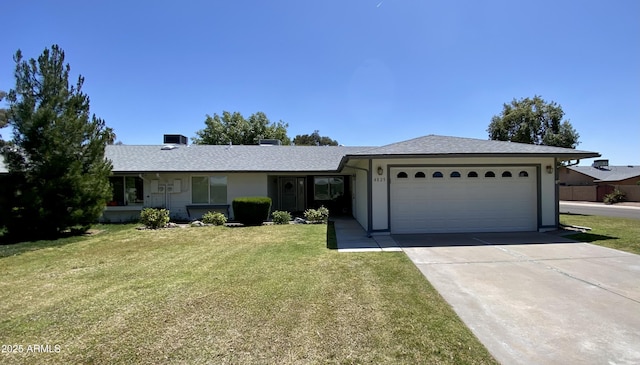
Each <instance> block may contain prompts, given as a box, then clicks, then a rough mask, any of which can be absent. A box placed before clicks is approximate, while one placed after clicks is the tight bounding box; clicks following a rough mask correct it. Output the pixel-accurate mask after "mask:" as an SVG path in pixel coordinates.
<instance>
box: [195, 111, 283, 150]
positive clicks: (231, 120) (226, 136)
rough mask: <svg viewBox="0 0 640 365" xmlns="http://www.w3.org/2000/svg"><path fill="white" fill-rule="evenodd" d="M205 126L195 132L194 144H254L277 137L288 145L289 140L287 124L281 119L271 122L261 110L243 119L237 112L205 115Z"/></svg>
mask: <svg viewBox="0 0 640 365" xmlns="http://www.w3.org/2000/svg"><path fill="white" fill-rule="evenodd" d="M204 124H205V128H204V129H201V130H199V131H197V132H196V137H195V138H193V142H194V143H196V144H217V145H222V144H229V143H233V144H236V145H254V144H258V142H259V140H260V139H279V140H280V141H282V144H285V145H288V144H290V143H291V140H290V139H289V137H288V136H287V128H288V127H289V125H288V124H287V123H284V122H282V121H279V122H277V123H271V122H270V121H269V118H267V116H266V115H265V114H264V113H263V112H257V113H255V114H251V116H249V118H248V119H245V118H244V117H243V116H242V114H240V113H239V112H234V113H229V112H227V111H224V112H222V116H220V115H218V114H214V115H213V117H212V116H210V115H207V119H206V120H205V121H204Z"/></svg>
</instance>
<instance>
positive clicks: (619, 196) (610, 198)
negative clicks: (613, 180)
mask: <svg viewBox="0 0 640 365" xmlns="http://www.w3.org/2000/svg"><path fill="white" fill-rule="evenodd" d="M626 199H627V196H626V195H625V193H623V192H622V191H620V190H619V189H618V188H615V189H614V190H613V192H612V193H610V194H607V195H605V196H604V203H605V204H615V203H619V202H623V201H625V200H626Z"/></svg>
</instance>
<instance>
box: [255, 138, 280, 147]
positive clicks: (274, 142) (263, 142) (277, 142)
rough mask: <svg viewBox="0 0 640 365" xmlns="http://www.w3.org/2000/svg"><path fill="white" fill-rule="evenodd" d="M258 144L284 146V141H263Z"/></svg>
mask: <svg viewBox="0 0 640 365" xmlns="http://www.w3.org/2000/svg"><path fill="white" fill-rule="evenodd" d="M258 144H259V145H260V146H282V141H281V140H279V139H261V140H259V141H258Z"/></svg>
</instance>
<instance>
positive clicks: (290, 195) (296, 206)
mask: <svg viewBox="0 0 640 365" xmlns="http://www.w3.org/2000/svg"><path fill="white" fill-rule="evenodd" d="M304 180H305V179H304V177H281V178H280V184H279V185H280V209H282V210H286V211H289V212H302V211H304V209H305V200H304V198H305V183H304Z"/></svg>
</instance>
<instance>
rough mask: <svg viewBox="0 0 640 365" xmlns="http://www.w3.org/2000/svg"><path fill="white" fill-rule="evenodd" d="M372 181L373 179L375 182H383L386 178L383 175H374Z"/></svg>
mask: <svg viewBox="0 0 640 365" xmlns="http://www.w3.org/2000/svg"><path fill="white" fill-rule="evenodd" d="M373 181H375V182H385V181H387V180H386V179H385V178H384V177H374V178H373Z"/></svg>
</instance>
